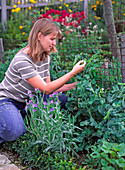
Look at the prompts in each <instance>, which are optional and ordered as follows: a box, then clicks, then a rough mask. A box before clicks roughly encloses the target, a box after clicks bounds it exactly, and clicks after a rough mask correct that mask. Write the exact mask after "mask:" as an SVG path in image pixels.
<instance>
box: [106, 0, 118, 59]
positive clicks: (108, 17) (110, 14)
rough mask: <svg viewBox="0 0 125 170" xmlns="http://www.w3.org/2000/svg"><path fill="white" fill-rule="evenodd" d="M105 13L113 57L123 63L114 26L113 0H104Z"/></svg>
mask: <svg viewBox="0 0 125 170" xmlns="http://www.w3.org/2000/svg"><path fill="white" fill-rule="evenodd" d="M103 11H104V18H105V23H106V28H107V32H108V37H109V42H110V46H111V52H112V56H114V57H115V58H119V61H121V55H120V49H119V45H118V39H117V35H116V29H115V24H114V17H113V8H112V1H111V0H103Z"/></svg>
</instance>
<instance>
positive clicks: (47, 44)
mask: <svg viewBox="0 0 125 170" xmlns="http://www.w3.org/2000/svg"><path fill="white" fill-rule="evenodd" d="M56 38H57V33H51V34H48V35H46V36H44V35H43V34H42V33H41V32H39V33H38V40H39V41H40V44H41V46H42V48H43V51H44V52H49V51H50V50H51V49H52V47H53V46H55V45H56Z"/></svg>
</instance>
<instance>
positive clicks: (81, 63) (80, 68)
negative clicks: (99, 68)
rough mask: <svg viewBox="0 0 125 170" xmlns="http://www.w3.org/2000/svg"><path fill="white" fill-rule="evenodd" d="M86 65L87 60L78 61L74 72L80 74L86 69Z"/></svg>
mask: <svg viewBox="0 0 125 170" xmlns="http://www.w3.org/2000/svg"><path fill="white" fill-rule="evenodd" d="M85 65H86V61H84V60H80V61H79V62H78V63H76V64H75V66H74V67H73V69H72V72H73V73H74V74H78V73H80V72H82V71H83V70H84V67H85Z"/></svg>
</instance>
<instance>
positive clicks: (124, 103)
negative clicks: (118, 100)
mask: <svg viewBox="0 0 125 170" xmlns="http://www.w3.org/2000/svg"><path fill="white" fill-rule="evenodd" d="M122 107H123V108H125V95H124V96H123V99H122Z"/></svg>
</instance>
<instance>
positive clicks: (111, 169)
mask: <svg viewBox="0 0 125 170" xmlns="http://www.w3.org/2000/svg"><path fill="white" fill-rule="evenodd" d="M102 170H115V168H113V167H112V166H107V167H102Z"/></svg>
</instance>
